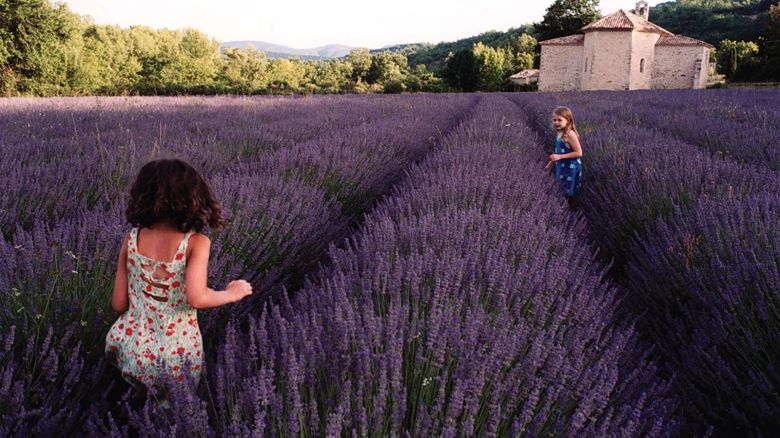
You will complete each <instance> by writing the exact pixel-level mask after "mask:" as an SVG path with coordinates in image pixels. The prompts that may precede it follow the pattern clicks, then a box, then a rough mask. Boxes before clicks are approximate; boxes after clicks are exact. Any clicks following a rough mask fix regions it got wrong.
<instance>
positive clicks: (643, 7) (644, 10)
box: [634, 0, 650, 21]
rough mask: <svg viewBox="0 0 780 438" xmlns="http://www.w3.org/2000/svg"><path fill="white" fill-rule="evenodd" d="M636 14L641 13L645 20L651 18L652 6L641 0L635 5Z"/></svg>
mask: <svg viewBox="0 0 780 438" xmlns="http://www.w3.org/2000/svg"><path fill="white" fill-rule="evenodd" d="M634 14H636V15H639V16H640V17H642V18H644V19H645V20H648V21H649V20H650V6H648V4H647V2H646V1H645V0H639V1H638V2H636V6H635V7H634Z"/></svg>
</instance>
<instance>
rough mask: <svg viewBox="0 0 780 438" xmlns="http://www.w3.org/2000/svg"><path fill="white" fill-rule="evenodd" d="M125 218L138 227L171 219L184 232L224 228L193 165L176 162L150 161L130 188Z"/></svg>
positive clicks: (172, 160) (210, 196)
mask: <svg viewBox="0 0 780 438" xmlns="http://www.w3.org/2000/svg"><path fill="white" fill-rule="evenodd" d="M126 216H127V220H128V222H130V223H131V224H132V225H133V226H135V227H148V226H150V225H152V224H154V223H156V222H158V221H160V220H162V219H171V220H172V221H173V223H174V224H175V225H176V228H178V229H179V231H181V232H183V233H186V232H188V231H190V230H192V229H195V231H202V230H203V228H204V227H205V226H206V225H208V226H209V227H210V228H211V229H215V230H216V229H219V228H221V227H222V226H223V225H224V220H223V219H222V211H221V209H220V206H219V202H217V200H216V199H215V197H214V193H213V192H212V191H211V187H209V185H208V183H207V182H206V180H205V179H204V178H203V177H202V176H201V175H200V174H199V173H198V171H196V170H195V169H193V168H192V166H190V165H189V164H187V163H185V162H184V161H182V160H177V159H164V160H155V161H150V162H148V163H146V164H145V165H144V167H142V168H141V171H140V172H138V176H137V177H136V178H135V182H134V183H133V187H132V188H131V189H130V203H129V204H128V206H127V211H126Z"/></svg>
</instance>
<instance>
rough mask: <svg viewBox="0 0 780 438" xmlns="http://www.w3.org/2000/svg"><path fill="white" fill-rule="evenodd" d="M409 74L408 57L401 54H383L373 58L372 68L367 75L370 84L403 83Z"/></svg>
mask: <svg viewBox="0 0 780 438" xmlns="http://www.w3.org/2000/svg"><path fill="white" fill-rule="evenodd" d="M407 74H409V63H408V61H407V59H406V56H404V55H402V54H400V53H393V52H381V53H379V54H378V55H375V56H373V57H371V66H370V67H369V69H368V73H367V74H366V82H368V83H369V84H376V83H386V82H390V81H402V80H403V79H404V77H406V75H407Z"/></svg>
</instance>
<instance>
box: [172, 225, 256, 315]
mask: <svg viewBox="0 0 780 438" xmlns="http://www.w3.org/2000/svg"><path fill="white" fill-rule="evenodd" d="M188 250H189V252H190V254H189V256H188V257H187V273H186V274H185V277H184V286H185V295H186V297H187V302H188V303H189V304H190V305H191V306H192V307H194V308H196V309H207V308H210V307H219V306H222V305H224V304H229V303H235V302H236V301H238V300H240V299H242V298H244V297H245V296H247V295H251V294H252V286H251V285H250V284H249V283H248V282H246V281H244V280H236V281H231V282H230V283H229V284H228V286H227V288H225V290H224V291H215V290H213V289H211V288H209V287H208V285H207V284H206V280H207V278H208V265H209V253H210V251H211V241H210V240H209V238H208V237H206V236H204V235H202V234H193V235H192V236H190V241H189V244H188Z"/></svg>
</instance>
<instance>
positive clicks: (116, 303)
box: [111, 238, 130, 313]
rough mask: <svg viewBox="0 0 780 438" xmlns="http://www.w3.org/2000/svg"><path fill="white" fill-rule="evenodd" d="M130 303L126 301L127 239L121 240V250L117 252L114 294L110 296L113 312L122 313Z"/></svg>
mask: <svg viewBox="0 0 780 438" xmlns="http://www.w3.org/2000/svg"><path fill="white" fill-rule="evenodd" d="M128 307H130V303H129V302H128V299H127V238H124V239H122V249H120V250H119V261H118V262H117V266H116V276H115V277H114V292H113V293H112V295H111V308H112V309H114V311H115V312H119V313H124V312H125V311H126V310H127V309H128Z"/></svg>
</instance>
